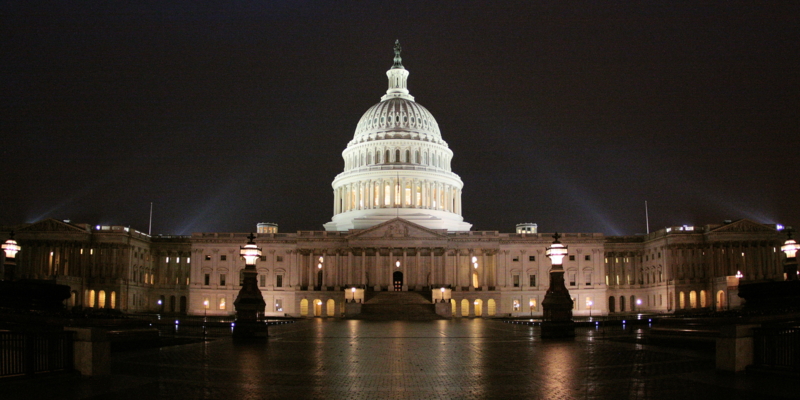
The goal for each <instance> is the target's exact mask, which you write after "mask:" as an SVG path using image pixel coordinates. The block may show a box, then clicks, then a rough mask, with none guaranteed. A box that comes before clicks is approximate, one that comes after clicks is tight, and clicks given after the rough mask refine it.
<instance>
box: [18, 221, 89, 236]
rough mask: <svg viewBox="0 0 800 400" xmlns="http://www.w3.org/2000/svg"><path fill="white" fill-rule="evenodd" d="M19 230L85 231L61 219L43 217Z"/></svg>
mask: <svg viewBox="0 0 800 400" xmlns="http://www.w3.org/2000/svg"><path fill="white" fill-rule="evenodd" d="M19 231H20V232H81V233H86V230H85V229H83V228H80V227H77V226H75V225H72V224H68V223H66V222H63V221H59V220H57V219H53V218H47V219H43V220H41V221H39V222H34V223H32V224H30V225H28V226H26V227H24V228H20V229H19Z"/></svg>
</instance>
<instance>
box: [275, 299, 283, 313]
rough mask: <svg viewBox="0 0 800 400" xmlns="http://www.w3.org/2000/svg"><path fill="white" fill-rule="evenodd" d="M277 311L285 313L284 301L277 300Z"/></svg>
mask: <svg viewBox="0 0 800 400" xmlns="http://www.w3.org/2000/svg"><path fill="white" fill-rule="evenodd" d="M275 311H278V312H283V299H275Z"/></svg>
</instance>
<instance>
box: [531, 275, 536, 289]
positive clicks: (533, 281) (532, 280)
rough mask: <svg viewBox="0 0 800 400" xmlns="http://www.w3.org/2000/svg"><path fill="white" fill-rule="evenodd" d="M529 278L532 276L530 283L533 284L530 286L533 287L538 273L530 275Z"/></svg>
mask: <svg viewBox="0 0 800 400" xmlns="http://www.w3.org/2000/svg"><path fill="white" fill-rule="evenodd" d="M529 278H530V284H531V285H530V286H531V287H533V286H536V275H530V276H529Z"/></svg>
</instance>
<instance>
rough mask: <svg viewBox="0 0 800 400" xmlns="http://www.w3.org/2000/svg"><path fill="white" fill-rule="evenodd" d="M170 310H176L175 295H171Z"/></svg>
mask: <svg viewBox="0 0 800 400" xmlns="http://www.w3.org/2000/svg"><path fill="white" fill-rule="evenodd" d="M169 312H175V296H169Z"/></svg>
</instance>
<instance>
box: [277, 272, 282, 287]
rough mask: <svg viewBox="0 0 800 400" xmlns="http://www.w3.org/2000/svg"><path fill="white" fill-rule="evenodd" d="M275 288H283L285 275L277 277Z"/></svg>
mask: <svg viewBox="0 0 800 400" xmlns="http://www.w3.org/2000/svg"><path fill="white" fill-rule="evenodd" d="M275 287H283V275H280V274H278V275H276V276H275Z"/></svg>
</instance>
